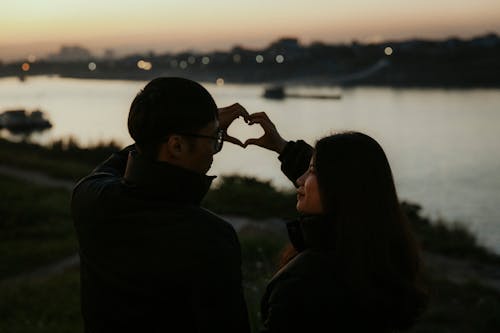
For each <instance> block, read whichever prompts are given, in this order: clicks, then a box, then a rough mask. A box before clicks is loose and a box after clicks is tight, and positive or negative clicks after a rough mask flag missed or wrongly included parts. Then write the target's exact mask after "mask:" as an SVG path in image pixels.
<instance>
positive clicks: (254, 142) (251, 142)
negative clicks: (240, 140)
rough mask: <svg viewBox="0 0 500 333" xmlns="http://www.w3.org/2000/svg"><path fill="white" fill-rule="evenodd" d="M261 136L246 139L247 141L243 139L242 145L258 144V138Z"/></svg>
mask: <svg viewBox="0 0 500 333" xmlns="http://www.w3.org/2000/svg"><path fill="white" fill-rule="evenodd" d="M260 139H261V138H258V139H247V141H245V143H244V145H245V147H246V146H249V145H256V146H260V141H261V140H260Z"/></svg>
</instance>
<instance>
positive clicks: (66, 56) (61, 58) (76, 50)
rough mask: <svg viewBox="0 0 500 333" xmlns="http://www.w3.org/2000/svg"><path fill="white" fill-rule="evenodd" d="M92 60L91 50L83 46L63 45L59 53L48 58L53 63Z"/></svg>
mask: <svg viewBox="0 0 500 333" xmlns="http://www.w3.org/2000/svg"><path fill="white" fill-rule="evenodd" d="M90 59H92V54H91V53H90V51H89V50H87V49H85V48H83V47H81V46H66V45H63V46H62V47H61V49H60V50H59V52H58V53H53V54H50V55H49V56H48V58H47V60H49V61H53V62H76V61H87V60H90Z"/></svg>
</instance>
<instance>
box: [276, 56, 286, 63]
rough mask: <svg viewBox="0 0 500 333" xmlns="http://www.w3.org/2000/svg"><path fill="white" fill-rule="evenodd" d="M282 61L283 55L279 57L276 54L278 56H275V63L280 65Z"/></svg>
mask: <svg viewBox="0 0 500 333" xmlns="http://www.w3.org/2000/svg"><path fill="white" fill-rule="evenodd" d="M283 61H285V57H284V56H283V55H281V54H278V55H277V56H276V62H277V63H278V64H282V63H283Z"/></svg>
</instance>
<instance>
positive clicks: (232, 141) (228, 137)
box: [224, 134, 245, 148]
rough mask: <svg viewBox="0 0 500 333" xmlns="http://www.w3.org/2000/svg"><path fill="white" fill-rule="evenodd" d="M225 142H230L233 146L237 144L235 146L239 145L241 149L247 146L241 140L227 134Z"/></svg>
mask: <svg viewBox="0 0 500 333" xmlns="http://www.w3.org/2000/svg"><path fill="white" fill-rule="evenodd" d="M224 141H227V142H230V143H232V144H235V145H238V146H240V147H243V148H245V145H244V144H243V143H242V142H241V141H240V140H238V139H236V138H234V137H232V136H229V135H227V134H226V135H225V136H224Z"/></svg>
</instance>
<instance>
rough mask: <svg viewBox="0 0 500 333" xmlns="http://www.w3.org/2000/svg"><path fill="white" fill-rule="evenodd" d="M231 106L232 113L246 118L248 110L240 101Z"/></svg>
mask: <svg viewBox="0 0 500 333" xmlns="http://www.w3.org/2000/svg"><path fill="white" fill-rule="evenodd" d="M231 108H232V111H233V112H234V113H236V114H237V115H238V116H242V117H243V118H246V117H248V115H249V113H248V111H247V110H246V109H245V108H244V107H243V106H242V105H241V104H240V103H235V104H233V105H231Z"/></svg>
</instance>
